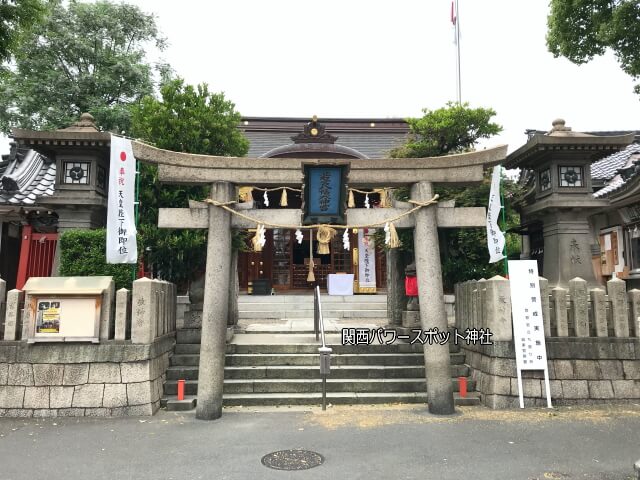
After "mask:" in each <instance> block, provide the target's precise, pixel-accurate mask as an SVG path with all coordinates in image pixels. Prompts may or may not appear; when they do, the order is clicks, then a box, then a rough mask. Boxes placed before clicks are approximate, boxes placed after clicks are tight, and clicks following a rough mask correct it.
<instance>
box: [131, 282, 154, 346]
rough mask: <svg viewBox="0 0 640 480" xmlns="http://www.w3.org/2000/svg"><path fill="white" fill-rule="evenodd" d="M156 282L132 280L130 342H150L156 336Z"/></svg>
mask: <svg viewBox="0 0 640 480" xmlns="http://www.w3.org/2000/svg"><path fill="white" fill-rule="evenodd" d="M156 289H157V282H155V281H154V280H150V279H148V278H140V279H138V280H136V281H134V282H133V293H132V299H131V343H146V344H149V343H152V342H153V340H154V339H155V337H156V324H157V322H156V320H157V316H158V304H157V302H156Z"/></svg>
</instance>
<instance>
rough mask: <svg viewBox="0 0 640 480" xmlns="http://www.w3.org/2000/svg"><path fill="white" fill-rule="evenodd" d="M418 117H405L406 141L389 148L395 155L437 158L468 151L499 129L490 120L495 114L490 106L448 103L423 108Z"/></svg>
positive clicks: (498, 131)
mask: <svg viewBox="0 0 640 480" xmlns="http://www.w3.org/2000/svg"><path fill="white" fill-rule="evenodd" d="M422 111H423V113H424V115H423V116H422V117H421V118H408V119H407V123H408V124H409V138H408V140H407V143H406V144H405V145H403V146H401V147H398V148H396V149H394V150H392V151H391V156H392V157H395V158H421V157H439V156H442V155H449V154H453V153H460V152H464V151H468V150H470V149H472V148H473V146H474V145H475V144H476V143H477V141H478V140H480V139H482V138H489V137H491V136H493V135H496V134H498V133H500V132H501V131H502V127H500V125H498V124H497V123H493V122H491V118H492V117H493V116H494V115H495V114H496V112H494V111H493V110H492V109H490V108H470V107H469V104H468V103H464V104H462V105H460V104H457V103H453V102H449V103H447V105H446V106H445V107H443V108H439V109H437V110H429V109H427V108H425V109H423V110H422Z"/></svg>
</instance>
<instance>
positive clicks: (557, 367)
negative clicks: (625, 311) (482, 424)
mask: <svg viewBox="0 0 640 480" xmlns="http://www.w3.org/2000/svg"><path fill="white" fill-rule="evenodd" d="M571 340H573V341H569V339H559V338H548V339H547V340H546V344H547V358H548V361H547V364H548V368H549V384H550V390H551V399H552V402H553V404H554V405H577V404H581V405H585V404H593V403H606V402H612V401H616V402H625V403H626V402H635V403H637V402H638V400H640V342H639V341H638V340H637V339H609V338H588V339H580V340H578V339H571ZM611 340H614V341H611ZM464 351H465V352H466V363H467V364H468V365H469V366H470V367H471V371H472V373H471V376H472V378H473V379H474V380H476V389H477V391H478V392H480V393H481V401H482V403H483V404H484V405H486V406H488V407H490V408H515V407H518V406H519V400H518V381H517V377H516V360H515V355H514V345H513V342H512V341H509V342H494V344H493V345H482V346H480V345H475V346H474V345H468V346H464ZM522 387H523V388H522V390H523V396H524V403H525V406H546V404H547V401H546V393H545V384H544V375H543V372H542V371H526V370H525V371H523V372H522Z"/></svg>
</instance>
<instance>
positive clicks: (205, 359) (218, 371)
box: [196, 182, 235, 420]
mask: <svg viewBox="0 0 640 480" xmlns="http://www.w3.org/2000/svg"><path fill="white" fill-rule="evenodd" d="M234 193H235V188H234V186H233V185H232V184H231V183H228V182H215V183H213V184H211V195H210V197H209V198H211V199H213V200H217V201H218V202H229V201H231V200H233V199H234ZM230 216H231V215H230V213H229V212H227V211H226V210H224V209H222V208H218V207H215V206H213V205H209V233H208V235H207V269H206V273H205V280H204V305H203V310H202V340H201V342H200V344H201V346H200V368H199V375H198V404H197V407H196V418H199V419H201V420H215V419H216V418H220V417H221V416H222V389H223V386H224V360H225V349H226V331H227V316H228V313H229V288H230V282H231V275H230V274H231V271H230V270H231V264H230V262H229V258H230V257H231V218H230Z"/></svg>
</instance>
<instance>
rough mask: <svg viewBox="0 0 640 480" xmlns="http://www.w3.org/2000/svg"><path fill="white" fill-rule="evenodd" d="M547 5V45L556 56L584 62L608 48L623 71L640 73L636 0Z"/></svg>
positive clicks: (556, 1)
mask: <svg viewBox="0 0 640 480" xmlns="http://www.w3.org/2000/svg"><path fill="white" fill-rule="evenodd" d="M550 7H551V12H550V14H549V17H548V19H547V27H548V31H547V46H548V48H549V51H550V52H551V53H553V55H554V56H555V57H559V56H563V57H566V58H567V59H569V60H570V61H572V62H573V63H576V64H583V63H586V62H588V61H590V60H592V59H593V58H594V57H595V56H598V55H602V54H603V53H604V52H605V51H606V50H607V49H608V48H610V49H611V50H613V52H614V54H615V55H616V57H617V58H618V62H619V63H620V66H621V67H622V70H623V71H624V72H625V73H627V74H629V75H631V77H633V78H634V79H638V78H639V77H640V2H638V0H571V1H568V0H551V4H550ZM635 92H636V93H638V94H640V85H636V86H635Z"/></svg>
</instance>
